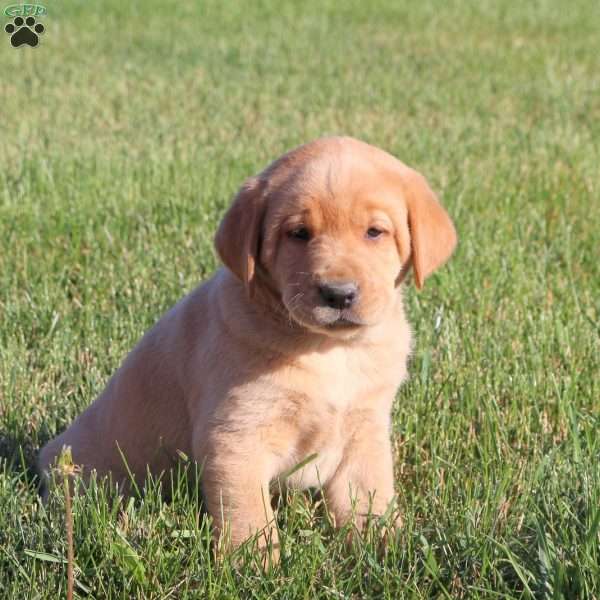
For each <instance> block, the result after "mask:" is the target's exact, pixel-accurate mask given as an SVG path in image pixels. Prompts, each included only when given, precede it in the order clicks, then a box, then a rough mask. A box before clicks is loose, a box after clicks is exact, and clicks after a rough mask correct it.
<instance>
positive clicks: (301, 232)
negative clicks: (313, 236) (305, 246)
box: [288, 227, 310, 242]
mask: <svg viewBox="0 0 600 600" xmlns="http://www.w3.org/2000/svg"><path fill="white" fill-rule="evenodd" d="M288 235H289V236H290V237H291V238H292V239H294V240H300V241H302V242H308V240H310V231H309V230H308V228H306V227H296V228H295V229H292V230H291V231H289V232H288Z"/></svg>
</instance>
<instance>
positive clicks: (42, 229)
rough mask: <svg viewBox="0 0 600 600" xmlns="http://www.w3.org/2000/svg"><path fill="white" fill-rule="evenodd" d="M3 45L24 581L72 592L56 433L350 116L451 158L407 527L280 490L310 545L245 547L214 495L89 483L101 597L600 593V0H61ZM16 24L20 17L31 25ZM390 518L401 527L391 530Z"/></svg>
mask: <svg viewBox="0 0 600 600" xmlns="http://www.w3.org/2000/svg"><path fill="white" fill-rule="evenodd" d="M45 5H46V6H47V7H48V15H47V16H46V17H43V18H42V21H43V23H44V25H45V27H46V31H45V33H44V34H43V36H42V42H41V44H40V46H39V47H37V48H35V49H34V48H29V47H22V48H19V49H14V48H12V47H11V45H10V43H9V41H8V36H7V35H6V34H4V33H3V32H2V35H3V39H2V40H1V42H2V44H1V45H0V48H1V49H0V57H1V60H2V72H1V75H0V77H1V82H0V115H1V119H0V589H1V590H3V591H2V594H1V595H2V597H3V598H7V599H8V598H10V599H12V598H15V599H23V598H27V599H29V598H31V599H35V598H40V599H46V598H47V599H55V598H58V597H64V596H65V594H66V565H65V559H66V555H67V544H66V535H65V524H64V522H65V521H64V519H65V517H64V515H65V511H64V505H63V502H62V500H61V497H60V495H59V494H57V495H56V496H55V497H54V498H53V501H52V503H51V505H50V506H49V507H48V509H45V508H44V507H43V506H42V505H41V503H40V501H39V499H38V497H37V487H36V480H35V476H34V474H33V471H32V464H33V460H34V457H35V452H36V450H37V449H38V448H39V447H40V445H42V444H44V443H45V442H46V441H47V440H48V439H49V438H51V437H52V436H54V435H55V434H56V433H57V432H60V431H61V430H63V429H64V428H65V427H66V426H67V425H68V424H69V422H70V421H71V420H72V419H73V418H74V417H75V416H76V415H77V414H78V413H79V412H80V411H81V410H82V409H83V408H84V407H85V406H86V405H88V404H89V403H90V402H91V401H92V400H93V398H94V397H95V396H96V395H97V394H98V393H99V392H100V391H101V389H102V388H103V386H104V384H105V383H106V381H107V379H108V377H109V376H110V374H111V373H112V372H114V370H115V369H116V368H117V366H118V365H119V364H120V362H121V360H122V358H123V356H124V355H125V354H126V353H127V351H128V350H129V349H130V348H132V346H133V345H134V344H135V342H136V340H137V339H138V338H139V337H140V335H141V334H142V333H143V332H144V331H145V330H146V329H147V328H148V327H149V326H150V325H151V324H153V323H154V322H155V321H156V320H157V319H158V317H159V316H160V315H161V314H162V313H163V312H164V311H165V310H166V309H167V308H168V307H170V306H171V305H172V304H173V303H174V302H175V301H176V300H177V299H179V298H180V297H181V296H183V295H184V294H185V293H186V292H187V291H189V290H191V289H192V288H193V287H194V286H195V285H196V284H197V282H199V281H200V280H202V279H205V278H207V277H209V276H210V274H211V273H212V272H213V270H214V269H215V268H216V265H217V260H216V257H215V253H214V250H213V246H212V239H213V234H214V231H215V228H216V225H217V223H218V221H219V219H220V217H221V215H222V214H223V212H224V210H225V207H226V206H227V205H228V203H229V201H230V199H231V197H232V195H233V193H234V192H235V190H236V188H237V187H238V186H239V184H240V183H241V182H242V181H243V180H244V178H245V177H247V176H248V175H250V174H253V173H255V172H257V171H259V170H260V169H262V167H263V166H265V165H266V164H267V163H268V162H269V161H270V160H272V159H273V158H275V157H277V156H278V155H279V154H281V153H282V152H283V151H285V150H286V149H289V148H291V147H293V146H295V145H297V144H299V143H302V142H304V141H307V140H310V139H312V138H315V137H317V136H320V135H323V134H326V133H345V134H349V135H353V136H355V137H358V138H361V139H364V140H366V141H368V142H370V143H373V144H375V145H378V146H381V147H383V148H385V149H386V150H388V151H390V152H392V153H394V154H395V155H396V156H398V157H399V158H401V159H402V160H403V161H404V162H406V163H408V164H410V165H411V166H414V167H415V168H417V169H418V170H420V171H421V172H422V173H424V174H425V175H426V176H427V177H428V179H429V180H430V182H431V184H432V186H433V187H434V189H436V190H437V191H438V192H439V195H440V198H441V199H442V201H443V203H444V205H445V206H446V207H447V208H448V211H449V212H450V214H451V215H452V217H453V219H454V221H455V223H456V226H457V229H458V232H459V238H460V242H459V247H458V249H457V252H456V254H455V256H454V257H453V259H452V260H451V262H450V263H449V264H448V265H447V266H446V267H445V268H444V269H442V270H441V271H440V272H439V273H437V274H436V275H435V276H433V277H432V278H431V279H430V280H428V282H427V284H426V286H425V288H424V289H423V291H421V292H419V293H417V292H416V290H414V288H412V287H407V290H406V298H407V300H406V303H407V309H408V312H409V315H410V319H411V322H412V323H413V327H414V331H415V336H416V346H415V351H414V355H413V357H412V360H411V364H410V373H411V379H410V381H409V382H408V383H407V384H406V385H405V386H404V387H403V388H402V389H401V391H400V392H399V394H398V397H397V400H396V403H395V409H394V419H393V423H394V427H393V437H394V448H395V453H396V460H397V490H398V494H399V497H400V501H401V505H402V509H403V512H404V527H403V529H402V530H401V531H400V532H399V533H398V535H397V537H396V538H394V539H392V540H390V541H389V544H388V547H387V551H386V552H381V551H380V549H378V546H377V544H376V543H375V542H374V541H373V540H372V539H366V540H365V541H364V542H363V543H360V544H358V543H357V544H356V545H355V546H354V547H353V548H347V547H346V546H345V545H344V540H343V535H342V534H336V532H335V531H333V530H332V528H331V526H330V525H329V523H328V521H327V518H326V515H325V514H324V512H323V510H322V506H321V505H320V504H319V502H318V501H317V502H315V501H311V500H310V498H308V496H305V495H302V494H296V495H292V496H290V497H288V498H287V502H286V503H285V504H284V505H283V506H282V508H281V510H280V525H281V528H282V532H283V533H282V543H283V551H282V559H281V562H280V564H279V565H278V566H276V567H274V568H273V569H271V570H270V571H269V572H267V573H263V572H262V570H261V569H260V567H259V566H258V565H257V564H256V561H254V560H253V558H252V557H253V553H252V550H251V549H247V550H243V551H241V552H240V553H239V554H238V555H236V556H235V557H233V558H232V559H227V560H225V561H222V562H215V561H214V560H213V559H212V558H211V552H210V537H209V534H210V531H209V527H208V524H207V522H206V520H205V519H203V518H201V517H199V506H200V502H199V500H198V494H197V493H196V492H194V490H192V491H190V490H188V489H187V488H188V486H187V485H186V484H185V480H183V479H182V481H181V482H180V484H179V485H178V486H176V489H175V490H174V498H173V500H172V501H171V502H168V503H167V502H163V501H162V500H161V499H160V496H159V493H158V491H157V488H156V486H152V485H150V486H149V488H150V489H149V491H148V492H147V494H146V495H145V496H144V498H143V499H137V500H136V499H132V500H122V499H118V498H114V497H112V496H110V494H109V495H107V494H106V493H105V489H103V488H100V489H91V490H89V491H88V493H87V494H86V495H83V496H80V497H77V498H75V500H74V506H73V513H74V517H73V519H74V539H75V578H76V586H75V592H76V595H77V596H80V597H91V598H156V599H163V598H201V599H205V598H207V599H208V598H236V597H239V598H244V599H245V598H257V599H259V598H260V599H262V598H307V599H312V598H331V599H334V598H356V599H360V598H390V599H392V598H393V599H395V598H405V597H406V598H529V597H532V598H556V599H559V598H565V599H572V598H600V436H599V435H598V432H599V428H600V145H599V140H600V63H599V61H598V48H599V44H600V5H599V4H598V3H597V2H596V1H595V0H589V1H588V0H573V1H572V2H568V3H567V2H561V1H560V0H535V1H531V2H512V1H508V0H497V1H492V0H482V1H475V0H469V1H460V2H459V1H458V0H451V1H449V2H441V1H439V2H436V1H434V0H427V1H424V2H419V3H413V2H408V1H404V0H403V1H395V0H385V1H384V0H377V1H374V2H364V1H359V0H349V1H348V2H334V1H333V0H326V1H324V2H323V1H321V2H317V1H316V0H306V1H304V2H283V1H279V2H275V1H267V0H262V1H257V2H247V3H241V2H239V3H238V2H230V1H228V0H224V1H217V0H211V1H208V2H205V1H202V2H194V3H192V2H188V3H167V2H156V1H155V0H145V1H144V2H142V1H141V0H135V1H132V2H117V1H116V0H111V1H107V2H83V1H81V0H48V2H46V3H45ZM3 19H4V20H3V21H2V28H4V24H5V23H6V22H8V20H9V18H8V17H4V16H3ZM373 535H374V536H376V534H375V533H374V534H373Z"/></svg>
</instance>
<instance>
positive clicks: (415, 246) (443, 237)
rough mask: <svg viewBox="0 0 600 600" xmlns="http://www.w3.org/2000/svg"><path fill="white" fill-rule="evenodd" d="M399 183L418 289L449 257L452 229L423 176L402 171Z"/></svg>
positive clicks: (454, 241)
mask: <svg viewBox="0 0 600 600" xmlns="http://www.w3.org/2000/svg"><path fill="white" fill-rule="evenodd" d="M402 180H403V187H404V196H405V199H406V205H407V210H408V229H409V234H410V248H411V254H410V258H411V262H412V267H413V270H414V274H415V284H416V286H417V288H418V289H421V288H422V287H423V283H424V282H425V279H426V278H427V277H429V275H431V274H432V273H433V272H434V271H435V270H436V269H438V268H439V267H441V266H442V265H443V264H444V263H445V262H446V261H447V260H448V259H449V258H450V256H451V254H452V252H453V251H454V248H455V247H456V242H457V237H456V230H455V229H454V225H453V223H452V221H451V220H450V217H449V216H448V213H447V212H446V211H445V210H444V207H443V206H442V205H441V204H440V203H439V202H438V200H437V198H436V196H435V194H434V193H433V191H432V190H431V188H430V187H429V184H428V183H427V180H426V179H425V177H423V176H422V175H421V174H420V173H418V172H417V171H415V170H413V169H410V168H406V169H405V170H403V173H402Z"/></svg>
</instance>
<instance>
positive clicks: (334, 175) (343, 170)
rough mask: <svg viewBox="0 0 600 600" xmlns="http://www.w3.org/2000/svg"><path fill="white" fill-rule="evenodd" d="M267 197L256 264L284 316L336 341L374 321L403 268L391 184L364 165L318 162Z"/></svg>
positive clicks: (399, 218) (399, 216) (398, 212)
mask: <svg viewBox="0 0 600 600" xmlns="http://www.w3.org/2000/svg"><path fill="white" fill-rule="evenodd" d="M268 194H270V195H271V197H269V198H267V211H266V215H265V219H264V224H263V238H262V239H263V242H262V246H261V254H260V262H261V265H263V267H264V268H265V269H266V271H267V272H268V273H269V275H270V277H271V278H272V280H273V281H274V282H275V285H276V287H277V289H278V290H279V292H280V294H281V299H282V302H283V304H284V305H285V307H286V308H287V310H288V312H289V314H290V316H291V318H293V319H294V320H295V321H297V322H298V323H300V324H301V325H304V326H305V327H307V328H309V329H316V330H319V331H322V332H325V333H327V334H329V335H335V336H342V337H346V336H348V335H351V334H352V333H354V332H357V331H358V330H360V329H361V328H363V327H366V326H369V325H374V324H376V323H378V322H379V321H381V320H382V319H383V318H384V317H385V315H386V314H387V312H388V311H389V310H390V308H391V307H392V305H393V304H394V301H395V298H396V281H397V279H398V276H399V274H400V272H401V270H402V257H401V255H400V252H399V248H398V245H397V243H396V229H397V227H399V226H401V223H402V222H403V220H405V214H404V215H403V210H402V204H401V203H400V202H398V200H397V190H396V194H394V186H393V184H392V182H390V181H387V178H386V177H385V176H383V174H382V173H380V172H377V170H376V169H373V168H372V167H371V166H370V165H369V164H368V163H367V164H361V163H360V162H356V161H352V160H351V159H350V157H346V158H345V159H344V160H343V161H340V160H334V161H330V160H328V159H327V158H322V159H320V160H317V161H314V162H311V163H309V164H308V165H305V166H304V167H303V172H302V174H301V176H300V177H297V173H296V177H295V180H294V181H284V182H282V183H281V184H280V185H278V186H277V187H275V189H272V190H271V192H268ZM403 216H404V219H403Z"/></svg>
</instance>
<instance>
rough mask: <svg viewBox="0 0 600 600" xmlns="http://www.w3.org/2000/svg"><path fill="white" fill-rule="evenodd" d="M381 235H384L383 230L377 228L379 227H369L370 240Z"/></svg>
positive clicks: (368, 235)
mask: <svg viewBox="0 0 600 600" xmlns="http://www.w3.org/2000/svg"><path fill="white" fill-rule="evenodd" d="M381 235H383V231H382V230H381V229H377V227H369V229H367V237H368V238H369V239H370V240H375V239H377V238H378V237H380V236H381Z"/></svg>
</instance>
